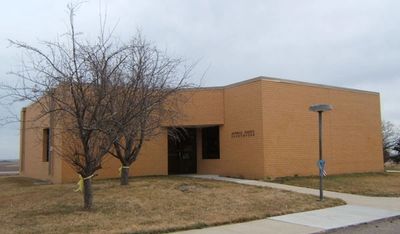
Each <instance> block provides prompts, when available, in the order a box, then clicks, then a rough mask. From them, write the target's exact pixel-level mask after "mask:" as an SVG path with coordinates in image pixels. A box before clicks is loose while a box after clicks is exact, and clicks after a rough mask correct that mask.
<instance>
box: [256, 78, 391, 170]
mask: <svg viewBox="0 0 400 234" xmlns="http://www.w3.org/2000/svg"><path fill="white" fill-rule="evenodd" d="M262 87H263V91H262V95H263V116H264V153H265V175H266V176H270V177H278V176H292V175H316V174H318V169H317V166H316V161H317V160H318V117H317V113H315V112H310V111H308V108H309V106H310V105H312V104H317V103H329V104H331V105H333V110H332V111H330V112H326V113H323V138H324V141H323V143H324V145H323V149H324V151H323V155H324V158H325V160H326V170H327V172H328V174H339V173H352V172H368V171H382V170H383V159H382V147H381V142H382V141H381V132H380V131H381V130H380V104H379V95H377V94H374V93H367V92H358V91H349V90H341V89H332V88H323V87H317V86H307V85H299V84H290V83H285V82H275V81H268V80H263V81H262Z"/></svg>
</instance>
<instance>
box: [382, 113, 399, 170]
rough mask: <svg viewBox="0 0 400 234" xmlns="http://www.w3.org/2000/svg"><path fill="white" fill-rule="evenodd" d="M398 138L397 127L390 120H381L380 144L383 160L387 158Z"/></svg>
mask: <svg viewBox="0 0 400 234" xmlns="http://www.w3.org/2000/svg"><path fill="white" fill-rule="evenodd" d="M399 138H400V131H399V129H398V128H397V127H396V126H395V125H394V124H393V123H392V122H390V121H382V146H383V157H384V161H385V162H386V161H387V160H389V156H390V151H391V150H394V149H393V148H394V146H395V145H396V142H397V141H398V140H399Z"/></svg>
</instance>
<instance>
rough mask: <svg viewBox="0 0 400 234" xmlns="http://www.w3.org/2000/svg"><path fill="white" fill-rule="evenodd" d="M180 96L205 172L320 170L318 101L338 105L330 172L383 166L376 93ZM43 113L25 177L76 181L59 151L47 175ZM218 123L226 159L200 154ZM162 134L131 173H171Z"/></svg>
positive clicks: (111, 168) (327, 148)
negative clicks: (207, 131)
mask: <svg viewBox="0 0 400 234" xmlns="http://www.w3.org/2000/svg"><path fill="white" fill-rule="evenodd" d="M182 95H183V96H184V99H185V103H184V104H183V105H182V110H183V113H184V116H185V117H184V118H183V119H181V120H180V121H179V122H177V123H175V124H179V125H181V126H186V127H197V128H199V129H198V130H197V172H198V173H199V174H220V175H226V176H237V177H245V178H263V177H267V176H268V177H278V176H290V175H311V174H316V173H317V171H318V170H317V167H316V161H317V159H318V148H317V146H318V145H317V143H318V129H317V114H316V113H313V112H310V111H308V107H309V106H310V105H311V104H316V103H330V104H332V105H333V106H334V110H333V111H331V112H328V113H326V114H324V143H325V144H324V155H325V159H326V161H327V171H328V174H337V173H351V172H365V171H382V170H383V161H382V147H381V133H380V107H379V95H377V94H375V93H368V92H359V91H350V90H344V89H337V88H324V87H320V86H315V85H305V84H293V83H288V82H277V81H273V80H263V79H256V80H250V81H247V82H244V83H242V84H236V85H230V86H227V87H225V88H211V89H192V90H188V91H185V92H183V93H182ZM39 111H40V108H39V107H38V106H37V105H36V106H35V105H31V106H29V107H28V108H27V110H26V119H27V121H26V123H25V125H26V127H25V134H24V138H25V140H24V142H25V144H24V145H21V152H22V149H23V151H24V154H25V157H24V160H23V161H24V162H23V163H24V170H23V172H22V174H23V175H24V176H29V177H34V178H40V179H51V180H52V181H53V182H72V181H76V180H77V179H78V176H77V175H76V173H75V172H74V171H73V170H72V169H71V168H69V166H68V165H67V164H66V163H65V162H63V163H61V158H60V157H59V156H58V157H57V156H55V157H54V158H55V159H54V165H53V167H54V175H48V163H47V162H42V136H41V135H42V129H43V128H44V127H46V126H48V125H49V119H43V120H42V122H37V121H31V120H33V119H34V118H35V116H37V115H38V113H39ZM215 125H218V126H220V146H221V149H220V159H202V153H201V130H200V128H202V127H206V126H215ZM167 126H168V125H166V127H167ZM163 131H164V132H163V133H162V134H161V135H159V136H158V137H156V138H154V139H151V140H150V141H146V142H145V144H144V146H143V150H142V151H141V153H140V155H139V157H138V160H137V161H136V162H135V163H134V164H133V165H132V167H131V168H132V169H131V171H130V173H131V175H135V176H136V175H166V174H167V173H168V138H167V134H166V128H165V129H163ZM246 131H250V132H252V133H254V135H252V134H250V135H246V133H245V132H246ZM232 133H234V134H233V136H232ZM240 133H241V134H244V135H241V136H240ZM235 136H236V137H235ZM53 142H54V145H55V146H56V147H57V148H62V146H63V144H65V143H66V142H69V141H68V139H66V136H65V135H63V134H56V136H55V138H54V139H53ZM119 166H120V163H119V162H118V161H117V160H115V159H114V158H112V157H108V158H107V159H106V160H105V161H104V164H103V169H101V170H100V171H98V172H97V173H98V175H99V176H98V177H97V178H108V177H118V174H119V172H118V168H119Z"/></svg>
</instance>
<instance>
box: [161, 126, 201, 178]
mask: <svg viewBox="0 0 400 234" xmlns="http://www.w3.org/2000/svg"><path fill="white" fill-rule="evenodd" d="M177 131H179V132H178V135H179V139H176V138H174V137H171V136H168V174H192V173H196V172H197V161H196V129H195V128H185V129H184V130H183V129H182V130H181V129H180V130H177Z"/></svg>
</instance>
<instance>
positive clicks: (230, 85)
mask: <svg viewBox="0 0 400 234" xmlns="http://www.w3.org/2000/svg"><path fill="white" fill-rule="evenodd" d="M262 80H265V81H271V82H277V83H286V84H294V85H304V86H311V87H319V88H326V89H337V90H343V91H350V92H357V93H367V94H373V95H379V92H374V91H368V90H361V89H352V88H344V87H339V86H333V85H325V84H318V83H310V82H304V81H296V80H288V79H282V78H276V77H268V76H257V77H254V78H251V79H248V80H243V81H239V82H236V83H232V84H228V85H225V86H210V87H199V88H193V89H224V88H231V87H237V86H241V85H246V84H249V83H253V82H257V81H262Z"/></svg>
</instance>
